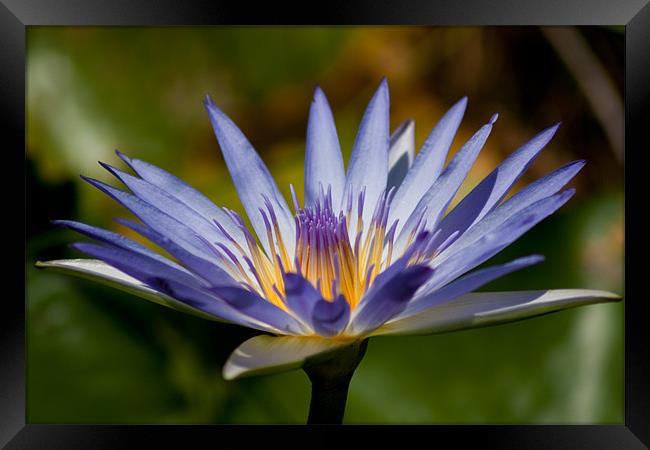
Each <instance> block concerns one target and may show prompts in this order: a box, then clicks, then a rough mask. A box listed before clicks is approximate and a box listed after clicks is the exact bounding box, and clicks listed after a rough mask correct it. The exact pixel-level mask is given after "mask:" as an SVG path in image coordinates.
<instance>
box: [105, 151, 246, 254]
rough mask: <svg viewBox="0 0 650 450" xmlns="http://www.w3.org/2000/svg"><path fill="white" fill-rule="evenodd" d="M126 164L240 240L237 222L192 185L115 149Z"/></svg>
mask: <svg viewBox="0 0 650 450" xmlns="http://www.w3.org/2000/svg"><path fill="white" fill-rule="evenodd" d="M115 152H116V153H117V156H119V157H120V158H121V159H122V160H123V161H124V162H125V163H126V164H128V165H129V167H131V168H132V169H133V170H134V171H135V172H136V173H137V174H138V175H140V177H141V178H142V179H143V180H146V181H148V182H149V183H151V184H153V185H155V186H157V187H158V188H160V189H162V190H164V191H165V192H167V193H168V194H170V195H172V196H173V197H175V198H176V199H178V200H179V201H181V202H182V203H184V204H185V205H187V206H188V207H190V208H192V209H193V210H194V211H196V212H197V213H199V214H200V215H201V216H203V217H204V218H205V219H206V220H207V221H208V222H210V223H212V221H213V220H216V221H217V222H219V224H221V225H222V226H223V227H224V229H225V230H226V231H227V232H228V233H229V234H230V235H231V236H232V237H233V238H234V239H235V240H236V241H237V242H242V241H243V239H244V234H243V233H242V231H241V230H240V229H239V227H238V226H237V224H236V223H235V222H234V221H233V220H232V219H231V218H230V217H229V216H228V215H227V214H226V213H225V212H224V211H223V210H222V209H221V208H219V207H218V206H217V205H215V204H214V203H212V201H211V200H210V199H209V198H208V197H206V196H205V195H203V194H202V193H201V192H199V191H197V190H196V189H194V188H193V187H192V186H190V185H189V184H187V183H186V182H184V181H183V180H181V179H180V178H178V177H176V176H174V175H172V174H171V173H169V172H167V171H165V170H163V169H161V168H160V167H157V166H154V165H153V164H149V163H148V162H145V161H141V160H139V159H131V158H129V157H127V156H126V155H125V154H124V153H122V152H120V151H119V150H116V151H115Z"/></svg>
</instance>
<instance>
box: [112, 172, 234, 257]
mask: <svg viewBox="0 0 650 450" xmlns="http://www.w3.org/2000/svg"><path fill="white" fill-rule="evenodd" d="M100 164H101V165H102V166H103V167H104V168H106V170H108V171H109V172H111V173H112V174H113V175H115V177H116V178H117V179H118V180H120V181H121V182H122V183H124V184H125V185H126V186H127V187H128V188H129V189H130V190H131V192H133V193H134V194H135V195H136V196H137V197H138V198H140V199H141V200H144V201H145V202H147V203H149V204H150V205H151V206H153V207H155V208H157V209H159V210H160V211H162V212H163V213H165V214H167V215H169V216H171V217H174V218H175V219H176V220H178V221H179V222H182V223H183V224H185V225H186V226H187V227H189V228H190V229H191V230H193V231H194V232H195V233H196V234H197V235H199V236H203V237H204V238H206V239H207V240H208V241H210V242H220V243H223V244H226V245H227V244H230V241H228V239H227V238H226V237H225V236H224V234H223V233H222V232H221V231H220V230H219V229H218V228H217V227H216V226H215V224H214V222H209V221H208V220H207V219H205V218H204V217H203V216H201V215H200V214H199V213H197V212H196V211H195V210H193V209H192V208H190V207H188V206H187V205H186V204H184V203H182V202H180V201H179V200H178V199H176V198H175V197H172V196H171V195H170V194H168V193H167V192H165V191H163V190H162V189H160V188H158V187H157V186H155V185H153V184H151V183H149V182H147V181H145V180H141V179H140V178H137V177H134V176H133V175H129V174H128V173H126V172H123V171H121V170H120V169H117V168H115V167H112V166H110V165H108V164H105V163H100ZM231 250H232V249H231Z"/></svg>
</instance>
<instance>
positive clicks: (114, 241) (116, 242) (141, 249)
mask: <svg viewBox="0 0 650 450" xmlns="http://www.w3.org/2000/svg"><path fill="white" fill-rule="evenodd" d="M52 223H53V224H54V225H58V226H62V227H66V228H69V229H71V230H74V231H76V232H78V233H81V234H84V235H86V236H88V237H91V238H93V239H96V240H98V241H100V242H104V243H106V244H110V245H113V246H116V247H120V248H123V249H125V250H130V251H133V252H136V253H140V254H141V255H144V256H147V257H149V258H152V259H155V260H156V261H159V262H160V263H162V264H165V265H168V266H169V267H171V268H174V269H176V270H180V271H186V270H185V268H183V267H181V266H179V265H178V264H176V263H175V262H174V261H172V260H170V259H167V258H165V257H164V256H162V255H159V254H158V253H155V252H152V251H151V250H149V249H148V248H147V247H145V246H144V245H141V244H140V243H138V242H136V241H133V240H131V239H129V238H127V237H126V236H122V235H121V234H118V233H113V232H112V231H108V230H103V229H101V228H97V227H93V226H91V225H86V224H85V223H80V222H75V221H72V220H53V221H52Z"/></svg>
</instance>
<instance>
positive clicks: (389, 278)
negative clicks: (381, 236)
mask: <svg viewBox="0 0 650 450" xmlns="http://www.w3.org/2000/svg"><path fill="white" fill-rule="evenodd" d="M393 266H397V263H395V264H394V265H393ZM393 266H391V267H393ZM400 269H401V267H400ZM432 273H433V270H431V269H430V268H429V267H426V266H421V265H416V266H410V267H407V268H405V269H403V270H397V267H396V268H395V270H394V271H391V268H390V267H389V268H388V269H387V270H386V271H385V272H384V273H383V275H384V277H382V278H380V276H381V275H382V274H380V276H378V277H377V278H376V279H375V282H374V283H373V284H372V286H371V287H370V289H369V290H368V292H367V293H366V295H365V298H364V299H363V303H364V304H363V306H362V305H361V304H359V306H358V307H357V309H358V312H357V311H356V310H355V315H354V317H353V319H352V322H351V325H350V328H351V331H352V333H354V334H363V333H367V332H370V331H371V330H374V329H375V328H377V327H379V326H380V325H382V324H383V323H384V322H386V321H387V320H388V319H390V318H391V317H393V316H395V315H396V314H398V313H400V312H401V311H403V310H404V308H405V307H406V305H407V302H408V301H409V300H411V298H412V297H413V295H414V294H415V292H416V291H417V290H418V289H419V288H420V287H421V286H422V285H423V284H424V283H426V282H427V281H428V280H429V278H431V274H432Z"/></svg>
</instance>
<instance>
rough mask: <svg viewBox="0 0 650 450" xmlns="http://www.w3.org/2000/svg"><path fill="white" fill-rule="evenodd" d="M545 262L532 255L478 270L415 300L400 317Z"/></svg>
mask: <svg viewBox="0 0 650 450" xmlns="http://www.w3.org/2000/svg"><path fill="white" fill-rule="evenodd" d="M543 260H544V257H543V256H541V255H531V256H526V257H523V258H518V259H515V260H514V261H510V262H508V263H506V264H501V265H497V266H492V267H487V268H485V269H481V270H477V271H476V272H472V273H470V274H468V275H465V276H463V277H461V278H458V279H457V280H455V281H452V282H451V283H449V284H447V285H446V286H444V287H442V288H440V289H437V290H436V291H434V292H432V293H431V294H428V295H424V296H421V297H418V298H415V299H413V300H412V301H411V302H410V303H409V305H408V306H407V307H406V309H405V310H404V311H403V312H402V313H401V314H400V315H399V317H400V318H402V317H407V316H410V315H412V314H417V313H418V312H420V311H422V310H425V309H427V308H430V307H432V306H437V305H440V304H442V303H444V302H447V301H449V300H453V299H454V298H456V297H459V296H461V295H464V294H467V293H468V292H471V291H473V290H475V289H478V288H480V287H481V286H483V285H484V284H487V283H489V282H490V281H492V280H495V279H497V278H499V277H502V276H504V275H507V274H509V273H511V272H514V271H515V270H519V269H523V268H524V267H528V266H531V265H533V264H537V263H539V262H541V261H543Z"/></svg>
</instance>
